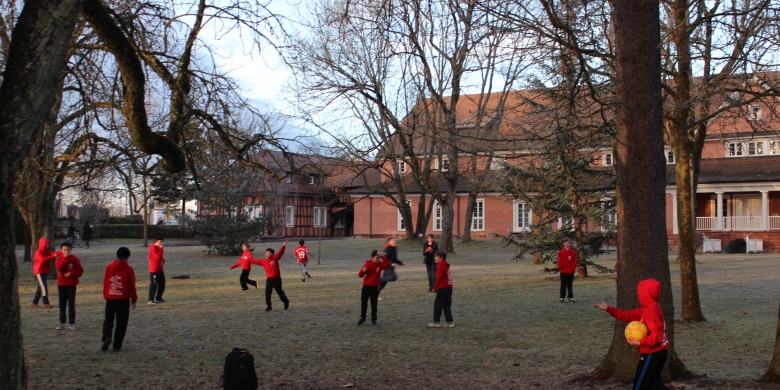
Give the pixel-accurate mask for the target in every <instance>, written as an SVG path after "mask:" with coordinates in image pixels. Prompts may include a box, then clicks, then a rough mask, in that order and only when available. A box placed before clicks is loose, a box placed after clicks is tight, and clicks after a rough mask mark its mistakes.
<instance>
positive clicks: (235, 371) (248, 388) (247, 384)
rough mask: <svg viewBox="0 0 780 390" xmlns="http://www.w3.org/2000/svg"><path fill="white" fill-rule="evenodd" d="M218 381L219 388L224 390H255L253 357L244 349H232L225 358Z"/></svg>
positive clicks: (255, 379)
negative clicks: (223, 368) (222, 372)
mask: <svg viewBox="0 0 780 390" xmlns="http://www.w3.org/2000/svg"><path fill="white" fill-rule="evenodd" d="M219 379H220V380H219V385H220V387H222V388H224V389H226V390H257V373H255V357H254V356H252V354H251V353H249V351H248V350H246V349H242V348H233V351H232V352H230V353H229V354H227V356H226V357H225V371H224V374H223V375H222V377H221V378H219Z"/></svg>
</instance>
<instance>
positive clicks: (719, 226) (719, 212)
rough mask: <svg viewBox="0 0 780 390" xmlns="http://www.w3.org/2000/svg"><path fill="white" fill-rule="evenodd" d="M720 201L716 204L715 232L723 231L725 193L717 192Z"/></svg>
mask: <svg viewBox="0 0 780 390" xmlns="http://www.w3.org/2000/svg"><path fill="white" fill-rule="evenodd" d="M715 195H716V196H717V198H718V200H717V203H716V204H715V217H716V218H715V230H718V231H721V230H723V193H722V192H716V193H715Z"/></svg>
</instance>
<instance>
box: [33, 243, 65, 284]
mask: <svg viewBox="0 0 780 390" xmlns="http://www.w3.org/2000/svg"><path fill="white" fill-rule="evenodd" d="M61 254H62V252H60V251H57V252H52V251H50V250H49V239H48V238H41V239H40V240H38V250H36V251H35V258H34V259H33V275H39V274H48V273H49V263H50V262H51V261H52V260H54V258H55V257H57V256H59V255H61Z"/></svg>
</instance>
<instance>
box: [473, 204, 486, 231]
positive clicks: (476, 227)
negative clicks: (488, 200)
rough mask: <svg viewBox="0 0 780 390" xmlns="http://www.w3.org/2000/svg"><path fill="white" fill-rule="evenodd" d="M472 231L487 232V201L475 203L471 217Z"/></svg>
mask: <svg viewBox="0 0 780 390" xmlns="http://www.w3.org/2000/svg"><path fill="white" fill-rule="evenodd" d="M471 230H472V231H475V232H482V231H485V199H477V201H476V202H475V203H474V213H473V214H472V215H471Z"/></svg>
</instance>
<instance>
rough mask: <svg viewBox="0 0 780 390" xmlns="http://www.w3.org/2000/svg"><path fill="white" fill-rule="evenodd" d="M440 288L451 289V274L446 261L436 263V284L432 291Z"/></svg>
mask: <svg viewBox="0 0 780 390" xmlns="http://www.w3.org/2000/svg"><path fill="white" fill-rule="evenodd" d="M440 288H452V274H451V273H450V263H448V262H447V260H441V261H439V262H438V263H436V284H434V285H433V291H438V290H439V289H440Z"/></svg>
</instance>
